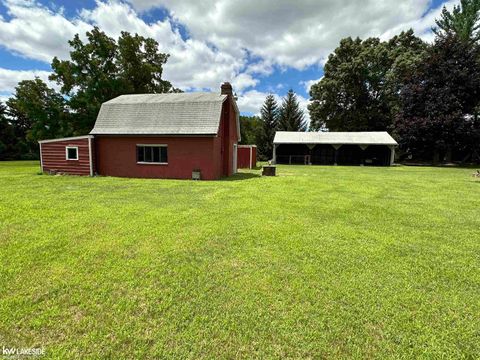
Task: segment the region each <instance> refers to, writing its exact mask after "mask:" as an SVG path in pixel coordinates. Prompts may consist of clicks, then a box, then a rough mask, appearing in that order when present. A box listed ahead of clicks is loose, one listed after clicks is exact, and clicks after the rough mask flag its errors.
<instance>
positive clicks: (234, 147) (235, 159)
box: [232, 144, 237, 174]
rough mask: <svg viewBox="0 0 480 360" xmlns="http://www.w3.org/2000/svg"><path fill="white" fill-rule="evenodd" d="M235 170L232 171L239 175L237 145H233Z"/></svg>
mask: <svg viewBox="0 0 480 360" xmlns="http://www.w3.org/2000/svg"><path fill="white" fill-rule="evenodd" d="M232 165H233V166H232V167H233V168H232V171H233V173H234V174H236V173H237V144H233V164H232Z"/></svg>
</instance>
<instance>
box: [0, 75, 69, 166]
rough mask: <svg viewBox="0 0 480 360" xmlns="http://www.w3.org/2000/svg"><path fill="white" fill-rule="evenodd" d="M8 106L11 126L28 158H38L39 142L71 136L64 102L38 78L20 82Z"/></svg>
mask: <svg viewBox="0 0 480 360" xmlns="http://www.w3.org/2000/svg"><path fill="white" fill-rule="evenodd" d="M7 105H8V114H9V118H10V122H11V124H12V126H13V128H14V131H15V133H16V137H17V138H18V139H21V140H20V144H22V143H23V145H22V146H23V147H25V148H26V150H27V157H37V156H38V155H36V154H37V148H38V145H37V141H38V140H42V139H47V138H55V137H60V136H64V135H65V134H68V133H69V129H68V125H67V122H66V111H65V100H64V98H63V97H62V96H61V95H60V94H59V93H57V92H56V91H55V90H54V89H51V88H49V87H48V86H47V84H45V83H44V82H43V81H42V80H41V79H39V78H35V79H34V80H24V81H21V82H19V83H18V85H17V87H16V88H15V93H14V94H13V96H12V97H11V98H10V99H8V100H7Z"/></svg>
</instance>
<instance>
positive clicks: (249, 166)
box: [248, 146, 253, 169]
mask: <svg viewBox="0 0 480 360" xmlns="http://www.w3.org/2000/svg"><path fill="white" fill-rule="evenodd" d="M252 149H253V148H252V146H250V163H249V164H248V168H249V169H251V168H252Z"/></svg>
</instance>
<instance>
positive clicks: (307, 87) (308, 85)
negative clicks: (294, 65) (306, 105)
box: [300, 76, 323, 94]
mask: <svg viewBox="0 0 480 360" xmlns="http://www.w3.org/2000/svg"><path fill="white" fill-rule="evenodd" d="M322 79H323V76H321V77H320V78H318V79H312V80H307V81H300V85H303V86H304V87H305V91H306V93H307V94H308V93H309V92H310V88H311V87H312V85H314V84H316V83H318V82H320V80H322Z"/></svg>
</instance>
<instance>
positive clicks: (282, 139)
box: [273, 131, 398, 145]
mask: <svg viewBox="0 0 480 360" xmlns="http://www.w3.org/2000/svg"><path fill="white" fill-rule="evenodd" d="M273 143H274V144H333V145H335V144H338V145H340V144H342V145H348V144H350V145H398V144H397V142H396V141H395V140H394V139H393V138H392V137H391V136H390V135H389V134H388V133H387V132H386V131H365V132H294V131H277V132H276V134H275V139H274V140H273Z"/></svg>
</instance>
